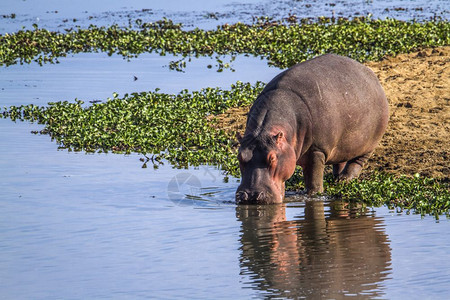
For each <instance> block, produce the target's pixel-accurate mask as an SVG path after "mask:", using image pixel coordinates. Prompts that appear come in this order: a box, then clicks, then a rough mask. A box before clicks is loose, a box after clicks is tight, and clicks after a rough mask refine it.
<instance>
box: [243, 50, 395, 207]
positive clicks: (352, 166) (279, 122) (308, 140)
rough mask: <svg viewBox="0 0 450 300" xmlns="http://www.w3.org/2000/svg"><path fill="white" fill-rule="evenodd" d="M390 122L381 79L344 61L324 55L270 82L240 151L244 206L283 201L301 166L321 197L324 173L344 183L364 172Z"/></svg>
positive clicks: (250, 117)
mask: <svg viewBox="0 0 450 300" xmlns="http://www.w3.org/2000/svg"><path fill="white" fill-rule="evenodd" d="M388 119H389V111H388V102H387V99H386V96H385V94H384V91H383V88H382V87H381V85H380V83H379V81H378V79H377V77H376V76H375V74H374V73H373V72H372V71H371V70H370V69H369V68H367V67H365V66H364V65H362V64H360V63H358V62H356V61H354V60H352V59H350V58H346V57H342V56H338V55H334V54H326V55H322V56H319V57H316V58H314V59H312V60H309V61H305V62H303V63H300V64H297V65H295V66H293V67H291V68H290V69H288V70H286V71H284V72H282V73H281V74H279V75H278V76H276V77H275V78H274V79H272V81H270V82H269V83H268V84H267V86H266V87H265V88H264V90H263V91H262V92H261V94H260V95H259V96H258V98H257V99H256V101H255V102H254V104H253V106H252V108H251V109H250V112H249V114H248V119H247V126H246V130H245V133H244V137H243V138H242V139H241V146H240V148H239V154H238V158H239V162H240V168H241V174H242V180H241V185H240V186H239V188H238V190H237V191H236V201H237V202H238V203H246V204H247V203H257V204H268V203H280V202H282V201H283V198H284V181H286V180H287V179H288V178H289V177H290V176H292V174H293V172H294V169H295V165H296V164H297V165H300V166H301V167H302V168H303V173H304V179H305V186H306V189H307V192H308V194H314V193H318V192H323V170H324V167H325V165H327V164H332V165H333V174H334V176H335V177H336V178H338V179H339V180H350V179H352V178H355V177H357V176H358V175H359V173H360V172H361V169H362V167H363V166H364V163H365V162H366V161H367V158H368V157H369V156H370V155H371V153H372V152H373V150H374V149H375V147H376V146H377V144H378V142H379V141H380V139H381V137H382V135H383V133H384V132H385V130H386V127H387V123H388Z"/></svg>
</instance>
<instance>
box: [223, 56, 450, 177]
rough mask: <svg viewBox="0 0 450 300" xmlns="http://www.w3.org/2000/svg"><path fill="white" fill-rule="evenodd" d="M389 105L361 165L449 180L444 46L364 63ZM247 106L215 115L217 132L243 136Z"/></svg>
mask: <svg viewBox="0 0 450 300" xmlns="http://www.w3.org/2000/svg"><path fill="white" fill-rule="evenodd" d="M366 65H367V66H368V67H369V68H371V69H372V70H373V71H374V72H375V73H376V74H377V76H378V78H379V79H380V82H381V84H382V85H383V87H384V89H385V92H386V95H387V98H388V100H389V106H390V121H389V126H388V129H387V131H386V133H385V135H384V137H383V139H382V141H381V143H380V145H379V146H378V148H377V149H376V150H375V153H374V154H373V156H372V157H371V159H370V160H369V163H368V164H367V166H366V170H365V173H367V170H382V171H385V172H389V173H393V174H397V175H398V174H406V175H414V174H416V173H419V174H420V175H423V176H427V177H434V178H442V179H444V180H448V179H449V175H450V163H449V155H450V108H449V101H450V68H449V66H450V47H440V48H435V49H426V50H423V51H420V52H416V53H410V54H401V55H398V56H396V57H388V58H386V59H384V60H382V61H379V62H369V63H367V64H366ZM248 110H249V107H242V108H232V109H230V110H228V111H227V112H226V113H224V114H222V115H219V116H216V117H217V120H218V122H219V127H220V128H224V129H226V130H228V131H230V133H231V132H237V131H239V132H241V133H242V132H243V131H244V129H245V121H246V119H247V116H246V115H247V112H248Z"/></svg>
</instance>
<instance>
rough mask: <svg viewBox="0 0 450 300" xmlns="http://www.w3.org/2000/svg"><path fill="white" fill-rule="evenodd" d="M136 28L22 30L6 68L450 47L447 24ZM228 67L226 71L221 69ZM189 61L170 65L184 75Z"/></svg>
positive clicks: (0, 40) (281, 58)
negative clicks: (101, 59) (102, 58)
mask: <svg viewBox="0 0 450 300" xmlns="http://www.w3.org/2000/svg"><path fill="white" fill-rule="evenodd" d="M136 23H137V26H138V27H137V28H135V27H131V26H130V27H126V28H123V27H119V26H117V25H113V26H110V27H97V26H94V25H91V26H89V28H87V29H80V28H79V29H67V30H66V32H55V31H48V30H46V29H43V28H39V27H38V26H37V25H34V30H20V31H18V32H15V33H11V34H8V33H7V34H4V35H0V66H9V65H12V64H16V63H21V64H23V63H31V62H33V61H34V62H37V63H39V64H41V65H42V64H44V63H55V62H58V58H59V57H64V56H67V55H68V54H74V53H80V52H106V53H108V55H112V54H118V55H122V56H123V57H124V58H127V59H130V58H133V57H136V56H138V55H139V54H141V53H147V52H157V53H159V54H161V55H165V54H166V53H172V54H179V55H181V56H183V57H191V56H194V57H196V56H213V55H217V54H219V55H235V54H251V55H256V56H261V57H265V58H267V59H268V60H269V63H270V64H272V65H275V66H278V67H280V68H286V67H289V66H292V65H294V64H295V63H298V62H301V61H304V60H306V59H309V58H312V57H314V56H317V55H319V54H323V53H328V52H333V53H336V54H341V55H345V56H348V57H351V58H354V59H356V60H358V61H366V60H378V59H381V58H382V57H384V56H386V55H396V54H398V53H407V52H411V51H414V50H417V49H419V48H423V47H434V46H443V45H448V44H449V43H450V23H449V22H448V21H446V20H440V21H433V22H432V21H430V22H423V23H419V22H414V21H411V22H404V21H399V20H395V19H386V20H372V19H369V18H355V19H352V20H347V19H326V18H323V19H321V20H320V21H319V22H315V23H311V22H310V21H306V22H300V24H297V23H295V24H292V23H289V24H283V23H282V22H267V21H266V22H262V21H261V20H259V21H258V22H256V23H254V24H252V25H246V24H243V23H236V24H232V25H229V24H225V25H222V26H219V27H217V29H215V30H201V29H194V30H188V31H186V30H183V28H182V25H181V24H174V23H173V22H172V21H170V20H162V21H158V22H155V23H144V22H142V20H137V21H136ZM219 64H220V63H219ZM184 65H185V62H184V61H183V60H177V61H175V62H173V63H172V64H170V66H171V67H172V68H174V69H177V70H179V69H181V68H183V67H184Z"/></svg>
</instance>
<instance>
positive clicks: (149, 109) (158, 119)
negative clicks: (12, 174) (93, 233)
mask: <svg viewBox="0 0 450 300" xmlns="http://www.w3.org/2000/svg"><path fill="white" fill-rule="evenodd" d="M263 86H264V85H263V83H261V82H258V83H257V84H255V85H251V84H249V83H242V82H237V83H236V84H234V85H232V86H231V89H230V90H222V89H220V88H205V89H202V90H200V91H194V92H189V91H188V90H183V91H181V92H180V93H179V94H177V95H170V94H164V93H158V91H154V92H142V93H133V94H130V95H125V96H124V97H122V98H119V97H118V95H117V94H116V93H115V94H114V97H113V98H112V99H108V101H106V102H105V103H96V104H93V105H91V106H87V107H86V106H84V102H83V101H81V100H76V101H75V102H68V101H64V102H53V103H49V104H48V106H47V107H39V106H35V105H32V104H31V105H22V106H11V107H9V108H4V110H3V111H2V113H1V114H0V116H3V117H5V118H10V119H12V120H13V121H15V120H28V121H35V122H38V123H40V124H45V129H44V130H43V131H41V133H46V134H49V135H50V136H51V137H52V138H53V139H54V140H56V142H57V143H58V144H59V146H60V148H67V149H69V150H74V151H82V150H83V151H87V152H107V151H113V152H118V153H130V152H138V153H143V154H146V153H151V154H154V155H155V158H164V159H167V160H169V161H170V162H171V163H172V164H174V165H177V166H186V165H188V164H191V165H199V164H202V163H211V164H216V165H219V166H222V168H223V169H224V170H227V171H229V172H232V173H236V171H237V166H238V162H237V159H236V158H235V155H230V154H232V153H235V151H236V149H235V148H236V147H235V146H236V145H235V144H236V141H235V139H234V137H231V136H229V135H227V134H226V133H225V132H224V131H223V130H218V129H215V128H214V127H213V126H211V125H213V123H214V119H208V118H207V117H208V116H209V115H215V114H220V113H223V112H225V111H226V110H227V109H229V108H231V107H236V106H246V105H250V104H251V103H252V102H253V100H254V99H256V97H257V95H258V94H259V93H260V92H261V90H262V88H263Z"/></svg>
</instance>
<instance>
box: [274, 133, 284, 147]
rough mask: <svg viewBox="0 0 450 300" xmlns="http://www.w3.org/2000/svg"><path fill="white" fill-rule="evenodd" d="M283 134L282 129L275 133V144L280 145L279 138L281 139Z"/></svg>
mask: <svg viewBox="0 0 450 300" xmlns="http://www.w3.org/2000/svg"><path fill="white" fill-rule="evenodd" d="M283 136H284V135H283V132H282V131H280V132H278V133H277V135H276V136H275V141H276V143H277V145H280V143H281V140H282V139H283Z"/></svg>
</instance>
